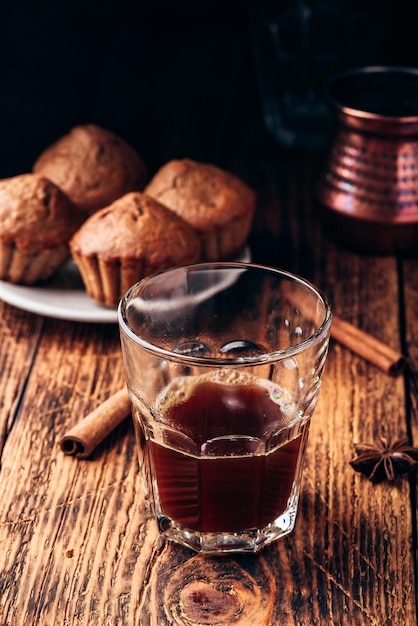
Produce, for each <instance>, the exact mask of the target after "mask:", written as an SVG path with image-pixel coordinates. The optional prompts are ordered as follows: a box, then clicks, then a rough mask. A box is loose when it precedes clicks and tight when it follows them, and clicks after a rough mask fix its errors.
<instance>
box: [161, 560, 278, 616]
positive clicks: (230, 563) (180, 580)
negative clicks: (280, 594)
mask: <svg viewBox="0 0 418 626" xmlns="http://www.w3.org/2000/svg"><path fill="white" fill-rule="evenodd" d="M248 564H250V567H247V566H246V565H248ZM275 590H276V585H275V581H274V578H273V575H272V573H271V571H270V570H269V568H268V566H267V564H266V562H265V560H264V559H263V558H262V557H260V556H257V557H254V558H253V559H249V560H248V561H246V560H243V561H242V562H239V561H238V560H237V561H235V560H229V559H226V558H220V559H213V558H210V557H209V558H208V557H204V556H202V555H198V556H196V557H193V558H191V559H190V560H189V561H187V562H186V563H183V564H182V565H181V566H180V567H179V568H178V569H177V570H176V572H175V574H174V575H172V576H171V577H170V578H169V580H168V581H167V586H166V588H165V592H164V610H165V613H166V615H167V617H168V618H169V619H170V621H171V620H173V621H174V623H175V624H177V625H178V626H227V625H228V626H255V624H257V626H267V625H268V624H270V623H271V621H270V618H271V614H272V610H273V606H274V597H275Z"/></svg>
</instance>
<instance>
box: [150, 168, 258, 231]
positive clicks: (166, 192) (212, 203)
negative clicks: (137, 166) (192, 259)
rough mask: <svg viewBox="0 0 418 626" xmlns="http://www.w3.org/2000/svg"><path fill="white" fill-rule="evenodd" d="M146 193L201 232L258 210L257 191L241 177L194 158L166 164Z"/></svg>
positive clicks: (154, 177)
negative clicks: (256, 204) (256, 205)
mask: <svg viewBox="0 0 418 626" xmlns="http://www.w3.org/2000/svg"><path fill="white" fill-rule="evenodd" d="M144 192H145V193H146V194H148V195H150V196H152V197H153V198H156V199H157V200H159V201H160V202H162V203H163V204H165V205H166V206H168V207H169V208H170V209H172V210H173V211H175V212H176V213H177V214H178V215H181V216H182V217H183V219H185V220H186V221H188V222H189V223H190V224H191V225H192V226H193V227H194V228H196V229H197V230H199V231H208V230H211V229H212V228H213V227H215V226H220V227H222V226H223V225H224V224H227V223H229V222H231V221H233V220H234V219H235V218H238V217H241V216H243V215H247V214H252V213H253V212H254V210H255V202H256V196H255V192H254V191H253V190H252V189H251V188H250V187H249V186H248V185H247V184H246V183H244V182H243V181H242V180H241V179H239V178H237V177H236V176H234V175H233V174H230V173H229V172H226V171H224V170H222V169H220V168H218V167H216V166H215V165H211V164H206V163H199V162H197V161H193V160H191V159H181V160H173V161H169V162H168V163H166V164H165V165H163V166H162V167H161V168H160V169H159V170H158V172H157V173H156V174H155V175H154V176H153V178H152V179H151V181H150V182H149V183H148V184H147V186H146V187H145V189H144Z"/></svg>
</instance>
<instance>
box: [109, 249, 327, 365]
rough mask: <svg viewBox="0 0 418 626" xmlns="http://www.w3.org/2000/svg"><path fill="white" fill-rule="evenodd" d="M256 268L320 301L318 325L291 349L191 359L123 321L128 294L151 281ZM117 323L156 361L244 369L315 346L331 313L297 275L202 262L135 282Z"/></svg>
mask: <svg viewBox="0 0 418 626" xmlns="http://www.w3.org/2000/svg"><path fill="white" fill-rule="evenodd" d="M215 268H219V269H228V268H230V269H255V270H262V271H263V272H267V273H270V274H276V275H278V276H282V277H284V278H286V279H288V280H290V281H291V282H293V283H297V284H299V285H302V286H303V287H306V288H307V289H309V290H310V292H311V293H313V294H315V295H316V297H317V298H318V300H319V301H321V302H322V304H323V307H324V315H323V319H322V322H321V324H320V325H319V326H318V328H317V329H316V330H315V331H314V332H313V333H311V334H310V335H309V336H308V337H306V338H305V339H303V340H302V341H300V342H299V343H297V344H295V345H294V346H289V347H288V348H283V349H281V350H274V351H268V352H266V353H264V354H257V355H255V356H245V357H225V356H223V357H205V356H196V355H195V356H191V355H190V354H187V355H186V354H182V353H180V352H174V351H172V350H168V349H167V348H162V347H160V346H156V345H155V344H153V343H151V342H149V341H147V340H146V339H144V338H143V337H141V336H140V335H139V334H138V333H136V332H135V331H134V330H132V328H131V327H130V326H129V324H128V322H127V321H126V319H125V318H124V314H123V312H124V309H125V307H126V304H127V303H128V301H129V299H130V297H131V294H132V292H133V291H135V290H137V289H138V288H139V287H140V286H141V285H143V284H146V283H148V282H150V281H151V280H152V279H154V278H156V277H158V276H161V275H165V274H168V273H170V272H175V271H178V270H183V271H184V270H186V271H187V270H193V271H198V270H204V269H215ZM117 314H118V324H119V329H120V331H121V332H123V334H124V335H125V336H126V337H128V338H129V339H131V340H132V341H133V342H134V343H135V344H137V345H138V346H140V347H141V348H143V349H144V350H146V351H147V352H150V353H152V354H154V355H155V356H157V357H159V358H165V359H167V360H169V361H172V362H176V363H181V364H183V365H197V366H201V367H222V368H225V367H228V366H234V367H245V366H254V365H258V364H259V365H265V364H269V363H273V362H276V361H283V360H285V359H287V358H291V357H292V356H295V355H297V354H300V353H301V352H303V351H304V350H306V349H307V348H308V347H309V346H311V345H314V344H315V343H317V342H318V341H320V339H321V338H322V337H323V336H324V335H325V334H326V333H327V332H328V331H329V328H330V326H331V322H332V311H331V304H330V302H329V300H328V298H327V297H326V296H325V295H324V294H323V293H322V292H321V291H320V290H319V289H318V288H317V287H315V285H314V284H313V283H311V282H310V281H309V280H307V279H306V278H302V277H301V276H299V275H298V274H294V273H292V272H288V271H286V270H282V269H278V268H275V267H271V266H268V265H263V264H259V263H252V262H241V261H206V262H202V263H194V264H191V265H182V266H179V267H172V268H169V269H165V270H162V271H160V272H156V273H154V274H151V275H149V276H146V277H144V278H142V279H141V280H139V281H138V282H137V283H135V284H133V285H132V286H131V287H130V288H129V289H128V290H127V292H126V293H125V294H124V295H123V296H122V298H121V299H120V301H119V304H118V309H117Z"/></svg>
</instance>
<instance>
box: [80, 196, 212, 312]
mask: <svg viewBox="0 0 418 626" xmlns="http://www.w3.org/2000/svg"><path fill="white" fill-rule="evenodd" d="M70 249H71V253H72V256H73V259H74V261H75V263H76V265H77V266H78V268H79V270H80V273H81V276H82V279H83V282H84V285H85V287H86V291H87V293H88V295H89V296H90V297H91V298H92V299H94V300H96V301H97V302H99V303H101V304H105V305H108V306H116V305H117V304H118V302H119V300H120V298H121V297H122V296H123V295H124V293H125V292H126V291H127V290H128V289H129V287H131V286H132V285H133V284H134V283H136V282H137V281H138V280H140V279H141V278H143V277H144V276H148V275H149V274H153V273H154V272H157V271H160V270H163V269H168V268H169V267H174V266H179V265H186V264H189V263H194V262H196V261H198V260H199V258H200V253H201V247H200V241H199V237H198V236H197V234H196V232H195V231H194V230H193V228H192V227H191V226H189V224H187V222H185V221H184V220H183V219H182V218H181V217H179V216H178V215H176V214H175V213H174V212H173V211H170V210H169V209H168V208H167V207H165V206H163V205H162V204H160V203H159V202H158V201H157V200H155V199H153V198H150V197H148V196H146V195H144V194H143V193H140V192H131V193H128V194H126V195H125V196H123V197H122V198H119V199H118V200H116V201H115V202H113V203H112V204H111V205H109V206H108V207H105V208H104V209H101V210H100V211H97V212H96V213H94V214H93V215H91V216H90V217H89V218H88V219H87V220H86V221H85V222H84V224H82V226H81V227H80V229H79V230H78V231H77V232H76V233H75V234H74V236H73V237H72V239H71V241H70Z"/></svg>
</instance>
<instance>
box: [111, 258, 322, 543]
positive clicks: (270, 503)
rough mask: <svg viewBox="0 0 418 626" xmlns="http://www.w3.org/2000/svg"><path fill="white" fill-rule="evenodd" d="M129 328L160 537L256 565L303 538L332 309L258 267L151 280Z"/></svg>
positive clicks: (132, 309) (292, 280) (141, 438)
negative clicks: (298, 533)
mask: <svg viewBox="0 0 418 626" xmlns="http://www.w3.org/2000/svg"><path fill="white" fill-rule="evenodd" d="M118 319H119V325H120V331H121V342H122V352H123V358H124V365H125V370H126V379H127V386H128V391H129V394H130V398H131V401H132V406H133V418H134V424H135V429H136V434H137V440H138V446H139V458H140V465H141V470H142V474H143V477H144V487H145V490H146V494H147V495H148V497H149V499H150V501H151V505H152V508H153V512H154V514H155V516H156V518H157V521H158V525H159V529H160V533H161V535H162V536H164V537H165V538H167V539H171V540H174V541H177V542H178V543H181V544H183V545H185V546H188V547H190V548H192V549H194V550H196V551H199V552H206V553H225V552H234V551H236V552H243V551H247V552H257V551H258V550H260V549H261V548H262V547H263V546H265V545H266V544H269V543H271V542H272V541H274V540H276V539H278V538H280V537H282V536H284V535H286V534H288V533H289V532H291V530H292V529H293V526H294V523H295V518H296V512H297V505H298V498H299V489H300V482H301V472H302V466H303V457H304V452H305V448H306V443H307V437H308V431H309V424H310V419H311V415H312V413H313V410H314V407H315V405H316V402H317V399H318V393H319V389H320V386H321V377H322V372H323V369H324V365H325V360H326V356H327V351H328V342H329V330H330V325H331V309H330V305H329V303H328V301H327V300H326V298H325V297H324V296H322V295H321V294H320V293H319V291H318V290H317V289H316V288H315V287H314V286H313V285H311V284H310V283H309V282H307V281H306V280H303V279H302V278H300V277H298V276H295V275H292V274H289V273H287V272H283V271H279V270H276V269H273V268H268V267H263V266H259V265H255V264H250V263H202V264H198V265H193V266H188V267H181V268H175V269H171V270H167V271H164V272H161V273H159V274H156V275H153V276H151V277H148V278H145V279H144V280H142V281H141V282H140V283H138V284H136V285H134V286H133V287H132V288H131V289H130V290H129V291H128V292H127V294H126V295H125V296H124V297H123V299H122V300H121V302H120V305H119V310H118Z"/></svg>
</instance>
